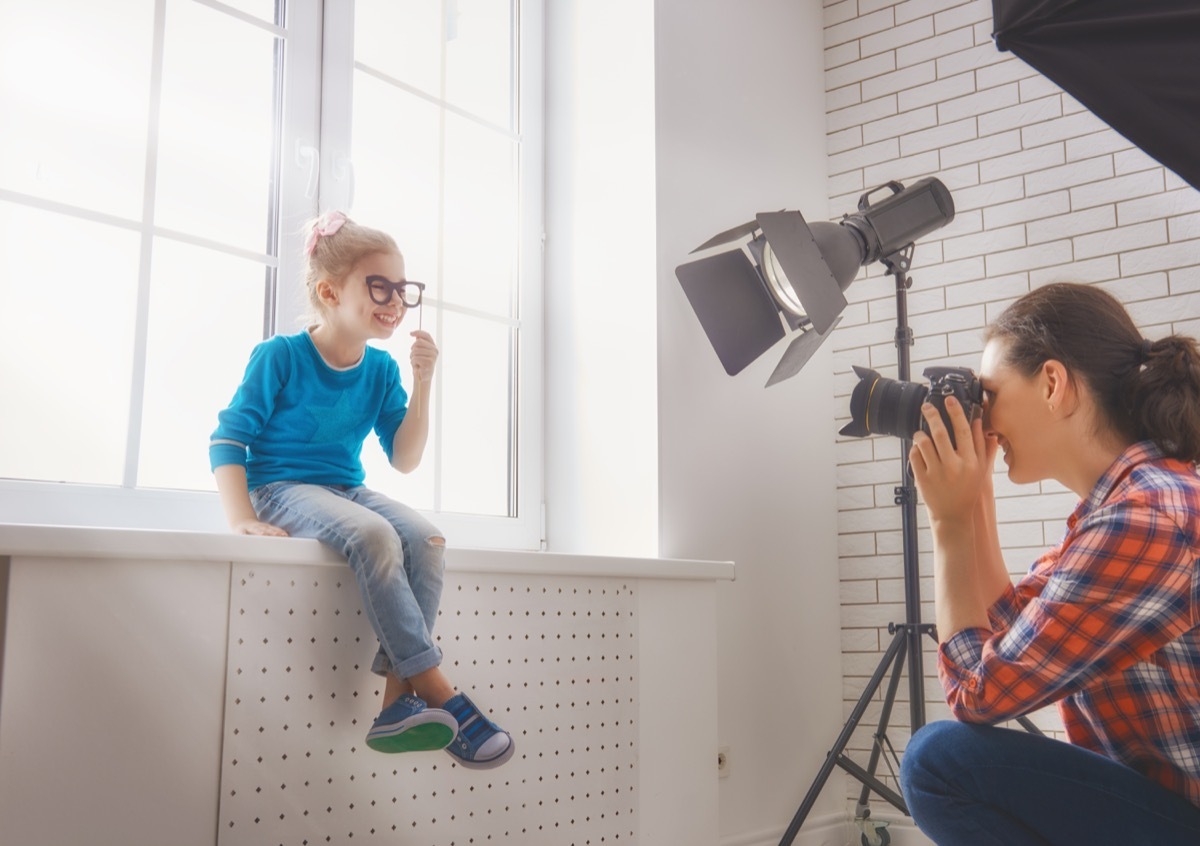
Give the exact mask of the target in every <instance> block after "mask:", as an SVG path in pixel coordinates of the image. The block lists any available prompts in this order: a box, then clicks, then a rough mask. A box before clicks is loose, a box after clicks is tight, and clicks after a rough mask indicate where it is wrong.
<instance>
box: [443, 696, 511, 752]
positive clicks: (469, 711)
mask: <svg viewBox="0 0 1200 846" xmlns="http://www.w3.org/2000/svg"><path fill="white" fill-rule="evenodd" d="M442 707H443V708H445V709H446V710H447V711H449V712H450V714H451V716H453V717H454V719H455V720H456V721H457V722H458V734H456V735H455V736H454V740H453V742H451V743H450V745H449V746H447V747H446V751H447V752H449V753H450V755H451V756H453V758H454V760H456V761H458V763H459V764H460V765H461V766H464V767H467V768H468V769H472V770H488V769H491V768H492V767H498V766H500V765H501V764H503V763H504V762H505V761H507V760H508V759H509V758H511V757H512V755H513V752H514V751H515V750H516V748H517V746H516V744H515V743H513V739H512V735H510V734H509V733H508V732H506V731H504V730H503V729H502V728H500V727H499V726H497V725H496V724H495V723H493V722H492V721H491V720H489V719H488V718H487V717H485V716H484V715H483V714H482V713H481V712H480V710H479V709H478V708H476V707H475V703H474V702H472V701H471V700H470V699H468V698H467V695H466V694H465V693H458V694H455V695H454V696H453V697H452V698H450V699H449V700H447V702H446V704H445V705H443V706H442Z"/></svg>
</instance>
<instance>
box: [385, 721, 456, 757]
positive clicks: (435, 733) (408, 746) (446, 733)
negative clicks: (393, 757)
mask: <svg viewBox="0 0 1200 846" xmlns="http://www.w3.org/2000/svg"><path fill="white" fill-rule="evenodd" d="M455 733H456V732H455V731H454V729H452V728H450V726H446V725H442V724H441V723H423V724H422V725H419V726H413V727H412V728H409V729H405V730H404V731H402V732H400V733H399V734H392V735H384V736H382V737H368V738H367V746H368V747H369V748H371V749H374V750H375V751H376V752H387V753H389V754H390V753H394V752H429V751H431V750H434V749H445V748H446V747H447V746H449V745H450V741H452V740H454V735H455Z"/></svg>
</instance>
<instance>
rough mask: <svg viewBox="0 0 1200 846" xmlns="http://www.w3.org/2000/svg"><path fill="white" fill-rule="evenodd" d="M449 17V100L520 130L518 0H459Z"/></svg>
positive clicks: (488, 118) (507, 127)
mask: <svg viewBox="0 0 1200 846" xmlns="http://www.w3.org/2000/svg"><path fill="white" fill-rule="evenodd" d="M450 6H451V8H452V9H453V8H454V7H457V14H454V13H453V12H451V14H450V15H448V18H447V33H446V100H447V101H448V102H450V103H452V104H453V105H455V106H457V107H459V108H460V109H465V110H466V111H468V112H470V113H471V114H474V115H478V116H479V117H481V118H483V119H484V120H486V121H488V122H489V123H494V124H496V125H498V126H501V127H503V128H505V129H513V128H514V122H515V121H514V117H515V114H516V109H515V108H514V103H513V67H514V66H515V62H514V59H513V47H514V46H515V44H516V37H515V35H514V32H513V30H514V29H515V27H516V13H515V12H514V10H513V4H512V0H509V1H508V2H504V1H503V0H456V2H451V3H450Z"/></svg>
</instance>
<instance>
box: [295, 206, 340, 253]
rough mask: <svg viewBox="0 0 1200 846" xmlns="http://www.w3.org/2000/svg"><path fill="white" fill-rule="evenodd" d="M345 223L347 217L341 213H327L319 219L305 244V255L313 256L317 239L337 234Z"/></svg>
mask: <svg viewBox="0 0 1200 846" xmlns="http://www.w3.org/2000/svg"><path fill="white" fill-rule="evenodd" d="M345 222H346V215H344V214H342V213H341V212H340V211H332V212H325V214H323V215H321V216H320V217H318V218H317V222H316V223H314V224H313V228H312V232H309V233H308V240H307V241H305V242H304V252H305V254H307V255H310V256H311V255H312V254H313V250H315V249H316V248H317V239H318V238H323V237H325V236H327V235H332V234H333V233H335V232H337V231H338V230H339V229H341V228H342V224H344V223H345Z"/></svg>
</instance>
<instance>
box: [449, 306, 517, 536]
mask: <svg viewBox="0 0 1200 846" xmlns="http://www.w3.org/2000/svg"><path fill="white" fill-rule="evenodd" d="M515 331H516V330H515V329H512V328H510V327H508V326H505V325H503V324H500V323H493V322H491V321H487V320H482V319H480V318H477V317H470V316H467V315H462V314H455V313H453V312H445V313H444V315H443V318H442V335H443V337H442V339H441V340H440V341H439V344H438V346H439V347H440V349H441V356H440V358H441V363H440V364H439V365H438V366H439V367H440V368H441V369H442V381H441V384H440V385H439V387H440V388H441V389H442V392H443V393H442V397H441V400H442V416H441V420H442V427H443V436H442V437H443V447H442V489H441V495H442V502H441V506H442V510H443V511H455V512H461V513H465V514H489V515H498V516H508V514H509V506H508V492H509V490H508V479H509V458H510V453H511V451H512V450H511V443H512V439H511V435H510V428H511V425H512V422H513V420H514V417H513V407H512V398H511V396H510V386H511V385H512V357H511V355H510V351H511V349H512V346H513V335H514V333H515Z"/></svg>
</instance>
